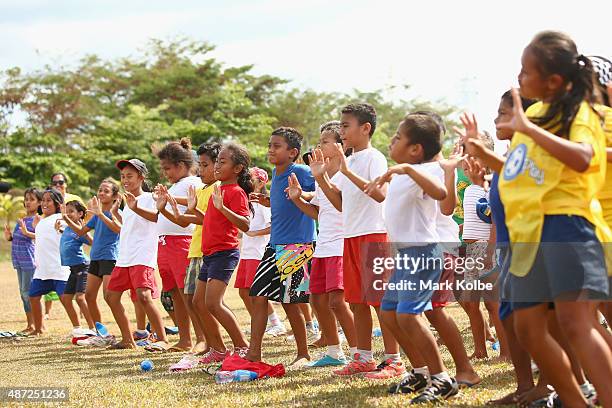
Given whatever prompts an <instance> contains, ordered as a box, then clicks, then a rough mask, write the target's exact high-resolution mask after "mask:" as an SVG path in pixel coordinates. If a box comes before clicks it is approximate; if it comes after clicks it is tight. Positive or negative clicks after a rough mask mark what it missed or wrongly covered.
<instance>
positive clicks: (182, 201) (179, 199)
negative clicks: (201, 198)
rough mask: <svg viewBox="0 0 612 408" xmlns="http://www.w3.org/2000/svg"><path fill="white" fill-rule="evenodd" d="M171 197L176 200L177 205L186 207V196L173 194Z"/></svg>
mask: <svg viewBox="0 0 612 408" xmlns="http://www.w3.org/2000/svg"><path fill="white" fill-rule="evenodd" d="M172 198H174V200H175V201H176V203H177V204H178V205H182V206H185V207H187V200H188V198H187V197H174V196H172Z"/></svg>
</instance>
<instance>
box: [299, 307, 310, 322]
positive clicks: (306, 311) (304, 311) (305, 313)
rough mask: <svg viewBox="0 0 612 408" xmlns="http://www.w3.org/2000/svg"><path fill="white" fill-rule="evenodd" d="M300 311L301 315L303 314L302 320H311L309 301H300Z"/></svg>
mask: <svg viewBox="0 0 612 408" xmlns="http://www.w3.org/2000/svg"><path fill="white" fill-rule="evenodd" d="M299 306H300V311H301V312H302V315H303V316H304V321H306V323H309V322H312V313H311V310H310V304H309V303H300V305H299Z"/></svg>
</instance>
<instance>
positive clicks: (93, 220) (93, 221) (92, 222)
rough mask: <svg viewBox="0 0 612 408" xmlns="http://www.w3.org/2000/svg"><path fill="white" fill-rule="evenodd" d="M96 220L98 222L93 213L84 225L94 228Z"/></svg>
mask: <svg viewBox="0 0 612 408" xmlns="http://www.w3.org/2000/svg"><path fill="white" fill-rule="evenodd" d="M97 222H98V216H97V215H94V216H93V217H91V219H90V220H89V221H87V224H86V225H85V226H86V227H87V228H89V229H95V228H96V223H97Z"/></svg>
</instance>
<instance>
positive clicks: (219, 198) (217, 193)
mask: <svg viewBox="0 0 612 408" xmlns="http://www.w3.org/2000/svg"><path fill="white" fill-rule="evenodd" d="M224 195H225V193H224V192H223V191H221V189H220V188H219V185H218V184H215V187H214V189H213V193H212V199H213V205H214V206H215V208H216V209H217V210H221V209H222V208H223V196H224Z"/></svg>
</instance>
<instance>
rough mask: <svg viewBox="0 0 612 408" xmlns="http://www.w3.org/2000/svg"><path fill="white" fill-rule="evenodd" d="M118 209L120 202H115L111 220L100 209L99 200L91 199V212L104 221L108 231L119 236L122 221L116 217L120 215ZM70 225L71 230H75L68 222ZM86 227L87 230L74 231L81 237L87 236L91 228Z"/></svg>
mask: <svg viewBox="0 0 612 408" xmlns="http://www.w3.org/2000/svg"><path fill="white" fill-rule="evenodd" d="M118 208H119V203H118V201H115V202H114V203H113V206H112V207H111V211H110V213H111V216H110V218H109V217H108V216H107V215H106V214H104V212H103V211H102V208H101V207H100V203H99V202H98V199H97V198H96V197H94V198H92V199H91V212H93V213H94V215H96V216H97V217H98V218H99V219H100V220H102V222H103V223H104V225H106V226H107V227H108V229H110V230H111V231H113V232H114V233H115V234H119V233H120V232H121V221H119V220H117V219H116V217H117V216H118V215H119V211H118ZM66 218H67V217H66ZM64 219H65V218H64ZM66 222H68V221H67V220H66ZM68 225H70V228H72V229H73V230H74V228H73V227H72V225H71V224H70V223H69V222H68ZM84 227H85V228H86V229H81V231H77V230H74V231H75V232H76V233H77V234H78V235H79V236H82V235H84V234H87V233H88V232H89V231H90V230H91V228H89V227H87V226H84Z"/></svg>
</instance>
